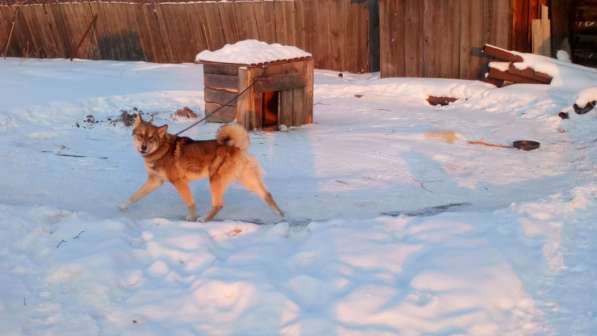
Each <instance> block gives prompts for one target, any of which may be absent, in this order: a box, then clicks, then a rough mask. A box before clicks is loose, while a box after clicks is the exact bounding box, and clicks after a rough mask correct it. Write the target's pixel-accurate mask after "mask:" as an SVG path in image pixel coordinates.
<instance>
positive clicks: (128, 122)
mask: <svg viewBox="0 0 597 336" xmlns="http://www.w3.org/2000/svg"><path fill="white" fill-rule="evenodd" d="M134 110H135V111H137V108H136V107H135V108H134ZM135 116H136V113H129V112H128V111H126V110H122V111H120V121H122V123H123V124H124V126H126V127H131V126H133V124H134V123H135ZM118 121H119V120H115V121H114V122H113V123H112V125H115V124H116V123H117V122H118Z"/></svg>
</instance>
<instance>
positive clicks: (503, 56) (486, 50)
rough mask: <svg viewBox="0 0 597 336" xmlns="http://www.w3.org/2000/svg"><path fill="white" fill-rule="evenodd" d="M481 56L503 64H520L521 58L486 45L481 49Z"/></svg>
mask: <svg viewBox="0 0 597 336" xmlns="http://www.w3.org/2000/svg"><path fill="white" fill-rule="evenodd" d="M483 54H485V55H486V56H487V57H491V58H495V59H498V60H500V61H504V62H522V61H524V60H523V58H522V56H520V55H516V54H513V53H511V52H510V51H508V50H505V49H502V48H498V47H496V46H493V45H491V44H486V45H485V46H484V47H483Z"/></svg>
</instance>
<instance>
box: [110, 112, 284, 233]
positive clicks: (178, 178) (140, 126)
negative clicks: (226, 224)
mask: <svg viewBox="0 0 597 336" xmlns="http://www.w3.org/2000/svg"><path fill="white" fill-rule="evenodd" d="M167 130H168V126H167V125H164V126H161V127H156V126H154V125H152V124H151V123H149V122H146V121H143V119H142V118H141V116H137V119H136V120H135V126H134V129H133V142H134V144H135V148H136V149H137V151H139V152H140V153H141V155H142V156H143V159H144V161H145V168H146V170H147V175H148V177H147V181H146V182H145V184H144V185H143V186H141V187H140V188H139V190H137V191H136V192H135V193H134V194H133V195H131V197H130V198H129V199H128V200H127V202H126V203H125V204H123V205H122V206H121V209H123V210H125V209H126V208H128V207H129V206H130V205H131V204H133V203H135V202H137V201H139V200H140V199H142V198H143V197H145V196H147V195H148V194H149V193H151V192H152V191H154V190H155V189H157V188H158V187H159V186H161V185H162V184H163V183H164V182H165V181H168V182H170V183H172V184H173V185H174V187H175V188H176V190H177V191H178V193H179V194H180V197H181V198H182V200H183V202H184V203H185V205H186V206H187V209H188V215H187V220H197V210H196V206H195V201H194V199H193V195H192V193H191V190H190V189H189V182H190V181H192V180H197V179H201V178H209V186H210V191H211V199H212V208H211V211H210V212H209V213H208V214H207V216H206V217H205V219H204V220H205V221H210V220H211V219H213V218H214V217H215V216H216V214H217V213H218V212H219V211H220V210H221V209H222V207H223V201H224V199H223V198H224V193H225V192H226V189H227V188H228V186H229V185H230V184H231V183H232V182H235V181H236V182H239V183H241V184H242V185H243V186H245V187H246V188H247V189H248V190H250V191H252V192H254V193H255V194H257V196H259V197H260V198H261V199H263V200H264V201H265V202H266V203H267V204H268V205H269V206H270V207H271V208H272V210H273V211H274V212H276V213H277V214H278V215H280V216H284V214H283V212H282V211H281V210H280V208H279V207H278V205H277V204H276V202H275V201H274V199H273V198H272V195H271V194H270V193H269V192H268V191H267V189H266V187H265V184H264V183H263V179H262V177H261V171H260V168H259V164H258V163H257V160H255V158H254V157H252V156H251V155H250V154H248V153H247V151H246V149H247V148H248V145H249V137H248V135H247V132H246V131H245V130H244V128H243V127H242V126H240V125H237V124H229V125H224V126H222V127H221V128H220V129H219V130H218V134H217V137H216V139H214V140H204V141H197V140H192V139H190V138H187V137H178V136H176V135H172V134H168V133H167Z"/></svg>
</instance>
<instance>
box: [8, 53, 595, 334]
mask: <svg viewBox="0 0 597 336" xmlns="http://www.w3.org/2000/svg"><path fill="white" fill-rule="evenodd" d="M0 74H2V76H1V77H0V88H1V91H0V92H2V99H1V104H0V134H1V135H2V136H1V137H0V148H1V150H0V162H1V165H0V190H1V191H2V193H0V213H2V214H3V216H2V217H0V330H2V334H3V335H36V336H37V335H166V334H167V335H218V334H222V335H230V334H232V335H268V334H271V335H274V334H288V335H334V334H337V335H345V334H350V335H383V334H388V335H394V334H400V335H456V334H458V335H564V334H574V335H592V334H595V333H597V304H595V303H593V300H592V299H591V297H592V294H594V293H597V284H596V283H595V281H594V279H595V278H596V277H597V262H596V261H595V260H596V258H595V255H596V253H597V249H596V248H595V244H594V241H595V240H596V238H597V230H596V229H595V225H594V223H595V222H597V202H596V201H595V199H596V196H597V181H596V180H595V174H596V173H597V171H596V168H595V162H596V159H597V150H596V149H595V141H596V138H595V130H596V129H597V118H596V115H595V112H591V113H589V114H586V115H583V116H577V115H574V114H572V115H571V117H572V118H571V119H570V120H561V119H560V118H559V117H557V114H558V112H559V111H561V110H562V109H564V108H565V107H567V106H570V105H571V104H572V103H573V102H574V101H575V99H576V92H574V91H572V90H570V91H568V90H567V89H566V87H562V88H555V87H548V86H531V85H517V86H512V87H508V88H504V89H499V90H498V89H494V88H492V87H491V86H489V85H485V84H482V83H479V82H472V81H456V80H430V79H384V80H380V79H377V78H376V77H375V76H373V75H362V76H355V75H348V74H345V75H344V77H343V78H339V77H337V75H336V73H333V72H325V71H319V72H317V74H316V87H315V104H316V105H315V121H316V123H315V124H313V125H310V126H306V127H301V128H296V129H291V130H290V131H289V132H279V133H261V132H256V133H253V134H252V135H251V138H252V147H251V152H252V153H253V154H254V155H256V156H257V157H258V159H259V161H260V162H261V164H262V166H263V168H264V170H265V172H266V174H265V181H266V184H267V185H268V187H269V189H270V190H271V192H272V193H273V194H274V196H275V197H276V199H277V200H278V203H279V204H280V205H281V207H282V208H283V209H284V210H285V211H286V212H287V213H288V219H287V221H283V222H280V223H278V222H277V219H276V218H275V217H274V216H273V215H272V214H271V213H270V210H269V208H268V207H267V206H266V205H264V204H263V203H262V202H261V201H260V200H258V199H257V198H256V197H255V196H253V195H251V194H249V193H248V192H246V191H244V190H243V189H241V188H240V187H235V188H231V189H230V190H229V192H228V193H227V195H226V199H225V207H224V209H223V210H222V212H221V213H220V215H219V216H218V218H219V221H217V222H211V223H191V222H186V221H183V220H182V219H181V218H182V217H183V216H184V210H185V208H184V205H183V204H182V202H181V201H180V200H179V198H178V195H177V194H176V192H175V191H174V189H173V188H172V187H171V186H164V187H162V188H161V189H160V190H158V191H157V192H155V193H154V194H152V195H150V196H149V197H148V198H147V199H145V200H142V201H141V202H140V203H139V204H137V205H135V206H134V207H132V208H131V209H130V210H129V212H127V213H121V212H119V211H118V210H117V207H116V206H117V204H119V203H120V202H122V201H123V200H125V199H126V198H127V197H128V196H129V195H130V193H131V192H133V191H134V190H135V189H136V188H137V187H138V186H139V185H140V184H141V183H142V182H143V181H144V179H145V171H144V168H143V163H142V160H141V158H140V157H139V156H138V154H137V153H135V152H134V150H133V148H132V145H131V143H130V129H129V128H126V127H124V126H123V125H122V124H121V123H115V124H112V123H110V122H109V121H108V118H111V119H112V120H113V119H115V118H117V117H118V116H119V115H120V110H121V109H126V110H129V111H131V110H133V108H138V109H140V110H143V111H144V112H145V113H147V114H152V115H153V116H154V118H155V122H156V123H158V124H162V123H168V124H169V125H170V131H171V132H174V131H176V130H179V129H182V128H183V127H185V126H186V125H188V123H189V122H188V121H180V120H178V121H176V120H173V119H172V118H171V114H172V113H173V112H174V111H175V110H176V109H178V108H181V107H183V106H189V107H190V108H191V109H193V110H195V111H198V112H200V111H202V107H203V101H202V92H203V90H202V82H203V80H202V78H201V74H202V71H201V68H200V66H197V65H158V64H150V63H141V62H106V61H101V62H97V61H96V62H94V61H80V60H78V61H75V62H68V61H64V60H19V59H8V60H1V61H0ZM428 94H433V95H436V96H442V95H446V96H456V97H459V98H461V99H460V100H459V101H457V102H456V103H454V104H451V105H449V106H447V107H433V106H429V105H428V104H427V102H426V101H425V98H426V97H427V95H428ZM88 115H91V116H93V118H90V117H87V116H88ZM92 120H95V121H100V122H97V123H94V122H91V121H92ZM216 128H217V125H202V126H200V127H198V128H195V129H193V130H191V131H190V132H189V135H190V136H192V137H196V138H211V137H213V135H214V132H215V129H216ZM435 131H453V132H457V133H458V135H459V137H460V139H461V140H459V141H456V142H455V143H446V142H443V141H440V140H437V139H429V137H426V136H425V134H428V133H429V132H435ZM477 139H482V140H484V141H487V142H492V143H502V144H508V143H511V142H512V141H513V140H517V139H533V140H538V141H540V142H541V144H542V147H541V149H540V150H537V151H532V152H522V151H518V150H513V149H500V148H489V147H484V146H473V145H469V144H467V143H466V141H465V140H477ZM63 155H70V156H63ZM79 156H81V157H79ZM193 192H194V196H195V199H196V200H197V203H198V208H199V210H200V212H201V213H202V214H204V213H205V211H206V210H207V209H208V208H209V192H208V186H207V183H206V182H205V181H203V182H198V183H196V184H194V186H193ZM448 204H461V205H460V206H454V207H441V206H443V205H448ZM437 206H440V207H439V208H437ZM438 209H439V210H438ZM384 214H386V215H384ZM255 223H259V224H255ZM260 224H265V225H260Z"/></svg>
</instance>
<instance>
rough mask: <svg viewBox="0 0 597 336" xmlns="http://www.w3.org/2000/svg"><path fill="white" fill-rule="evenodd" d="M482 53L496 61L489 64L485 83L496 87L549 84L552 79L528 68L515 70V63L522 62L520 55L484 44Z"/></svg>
mask: <svg viewBox="0 0 597 336" xmlns="http://www.w3.org/2000/svg"><path fill="white" fill-rule="evenodd" d="M483 53H484V54H485V56H487V57H489V58H491V59H494V60H497V61H498V62H492V63H490V65H489V72H488V73H487V76H486V77H485V81H486V82H489V83H491V84H494V85H495V86H497V87H502V86H505V85H509V84H514V83H521V84H522V83H526V84H550V83H551V81H552V79H553V78H552V77H551V76H550V75H548V74H544V73H541V72H539V71H535V70H534V69H532V68H530V67H527V68H525V69H519V68H517V67H516V66H515V63H520V62H523V61H524V60H523V58H522V57H521V56H520V55H517V54H515V53H512V52H510V51H508V50H505V49H501V48H498V47H495V46H492V45H490V44H486V45H485V46H484V47H483Z"/></svg>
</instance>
